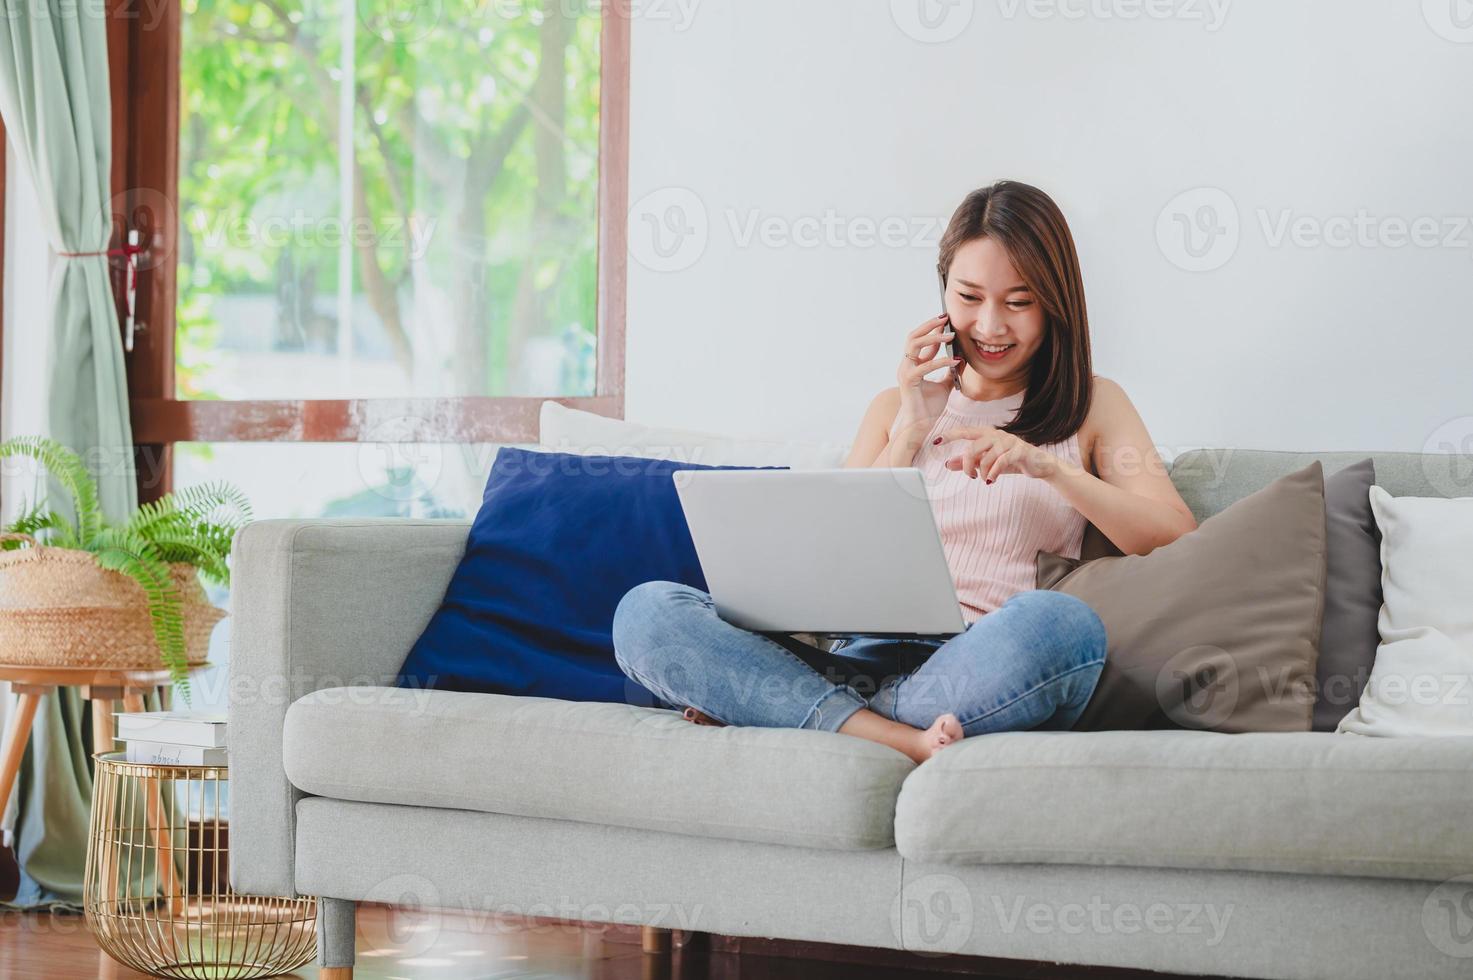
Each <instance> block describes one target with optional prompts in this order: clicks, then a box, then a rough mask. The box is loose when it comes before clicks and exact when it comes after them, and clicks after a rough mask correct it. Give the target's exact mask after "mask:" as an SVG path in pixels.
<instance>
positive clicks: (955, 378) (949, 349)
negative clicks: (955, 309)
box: [941, 279, 962, 388]
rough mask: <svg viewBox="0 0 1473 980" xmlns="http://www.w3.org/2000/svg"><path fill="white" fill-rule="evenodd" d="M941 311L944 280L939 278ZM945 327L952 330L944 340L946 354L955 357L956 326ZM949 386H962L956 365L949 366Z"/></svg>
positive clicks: (944, 303)
mask: <svg viewBox="0 0 1473 980" xmlns="http://www.w3.org/2000/svg"><path fill="white" fill-rule="evenodd" d="M941 312H942V313H945V312H946V280H945V279H943V280H941ZM946 326H947V328H948V329H950V330H951V331H952V337H951V339H950V340H948V341H947V342H946V356H947V357H956V327H955V326H954V325H953V324H951V323H948V324H947V325H946ZM951 386H952V387H953V388H960V387H961V386H962V379H961V370H960V368H959V366H958V365H956V364H953V365H952V366H951Z"/></svg>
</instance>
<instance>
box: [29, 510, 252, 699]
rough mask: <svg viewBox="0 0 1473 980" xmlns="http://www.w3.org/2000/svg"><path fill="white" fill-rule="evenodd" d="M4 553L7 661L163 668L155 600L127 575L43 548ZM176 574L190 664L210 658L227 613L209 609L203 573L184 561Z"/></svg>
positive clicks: (85, 557)
mask: <svg viewBox="0 0 1473 980" xmlns="http://www.w3.org/2000/svg"><path fill="white" fill-rule="evenodd" d="M5 538H21V539H24V540H27V541H29V542H30V547H26V548H18V549H16V550H14V551H0V661H4V662H5V663H7V664H21V665H25V666H29V667H108V668H122V669H135V670H136V669H141V670H162V669H164V662H163V659H162V657H160V655H159V647H158V642H157V641H156V640H155V639H154V635H153V622H152V620H151V619H150V618H149V615H148V597H147V596H146V595H145V593H144V591H143V588H142V586H140V585H139V584H138V583H137V582H135V581H133V580H132V579H131V578H129V577H128V576H126V575H124V574H122V573H121V572H114V571H109V570H108V569H105V568H101V567H99V566H98V564H97V562H96V561H95V560H94V559H93V557H92V555H91V554H89V553H88V552H85V551H76V550H73V549H71V548H51V547H47V546H45V545H38V544H36V542H35V539H33V538H30V537H29V536H28V535H16V534H5V535H0V540H3V539H5ZM169 571H170V572H171V574H172V575H173V578H174V587H175V588H176V589H177V590H178V592H179V597H180V612H181V614H182V615H183V619H184V645H185V652H186V654H187V656H188V660H189V663H190V664H203V663H206V662H207V661H208V658H209V645H210V632H211V631H212V630H213V629H214V628H215V624H216V623H218V622H219V621H220V620H221V619H222V618H223V617H224V616H225V610H223V609H221V608H219V607H218V606H214V605H211V604H210V601H209V600H208V599H207V598H206V597H205V590H204V587H203V586H202V585H201V584H200V581H199V575H198V571H197V569H196V568H195V567H194V566H193V565H188V564H184V563H182V562H180V563H175V564H171V565H170V566H169Z"/></svg>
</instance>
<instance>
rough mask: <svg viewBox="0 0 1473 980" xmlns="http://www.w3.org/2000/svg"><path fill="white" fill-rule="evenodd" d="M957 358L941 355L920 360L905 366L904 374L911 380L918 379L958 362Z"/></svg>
mask: <svg viewBox="0 0 1473 980" xmlns="http://www.w3.org/2000/svg"><path fill="white" fill-rule="evenodd" d="M958 360H959V358H955V357H947V356H946V355H944V354H943V355H942V356H940V357H937V358H934V359H932V360H929V361H921V362H920V363H919V364H916V365H914V366H913V367H908V368H906V375H907V377H908V378H909V379H910V380H911V381H919V380H920V379H921V378H924V377H925V376H926V375H928V374H930V373H931V372H932V371H935V370H938V369H940V368H944V367H951V366H952V365H953V364H956V363H957V362H958Z"/></svg>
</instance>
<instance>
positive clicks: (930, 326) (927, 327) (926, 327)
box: [905, 313, 947, 338]
mask: <svg viewBox="0 0 1473 980" xmlns="http://www.w3.org/2000/svg"><path fill="white" fill-rule="evenodd" d="M946 318H947V314H945V313H943V314H941V315H940V316H933V317H931V319H929V320H927V321H926V322H925V323H923V324H921V325H920V326H919V327H916V328H915V329H914V330H912V331H911V332H910V333H908V334H906V335H905V336H906V337H907V338H914V337H919V336H921V335H922V334H927V333H930V332H931V331H932V330H935V329H936V328H937V327H938V326H940V325H941V324H943V323H945V322H946Z"/></svg>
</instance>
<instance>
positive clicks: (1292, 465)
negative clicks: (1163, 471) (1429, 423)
mask: <svg viewBox="0 0 1473 980" xmlns="http://www.w3.org/2000/svg"><path fill="white" fill-rule="evenodd" d="M1367 456H1369V457H1371V459H1372V460H1374V461H1375V465H1376V485H1377V486H1381V487H1385V488H1386V492H1387V493H1389V494H1391V495H1392V496H1393V497H1473V455H1461V454H1453V453H1378V452H1335V453H1296V452H1280V451H1276V450H1269V449H1194V450H1191V451H1190V452H1186V453H1182V454H1181V455H1180V456H1178V457H1176V458H1175V459H1174V460H1172V463H1171V468H1170V473H1171V482H1172V483H1174V484H1176V489H1177V492H1178V493H1180V494H1181V496H1182V499H1183V500H1185V501H1186V502H1187V506H1189V507H1191V508H1192V515H1193V516H1194V517H1196V518H1197V522H1198V523H1201V522H1202V521H1203V520H1205V519H1207V518H1208V517H1211V516H1212V515H1213V514H1216V513H1217V512H1218V511H1220V510H1222V509H1223V508H1224V507H1227V506H1228V505H1229V504H1231V503H1233V502H1234V501H1237V500H1241V499H1242V498H1243V497H1246V496H1248V495H1249V494H1250V493H1255V492H1257V491H1259V490H1262V489H1263V488H1264V487H1266V486H1268V485H1269V484H1270V483H1272V482H1273V481H1275V480H1277V479H1278V478H1279V477H1281V476H1287V475H1288V474H1290V473H1293V472H1295V471H1297V470H1302V469H1304V467H1306V466H1308V465H1309V464H1310V463H1312V462H1314V461H1315V460H1319V461H1320V465H1321V466H1323V467H1324V470H1325V475H1326V476H1329V475H1330V474H1332V473H1335V472H1338V471H1339V470H1342V469H1344V468H1345V467H1347V466H1349V465H1350V464H1351V463H1358V462H1360V461H1361V460H1363V459H1365V458H1366V457H1367Z"/></svg>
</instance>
